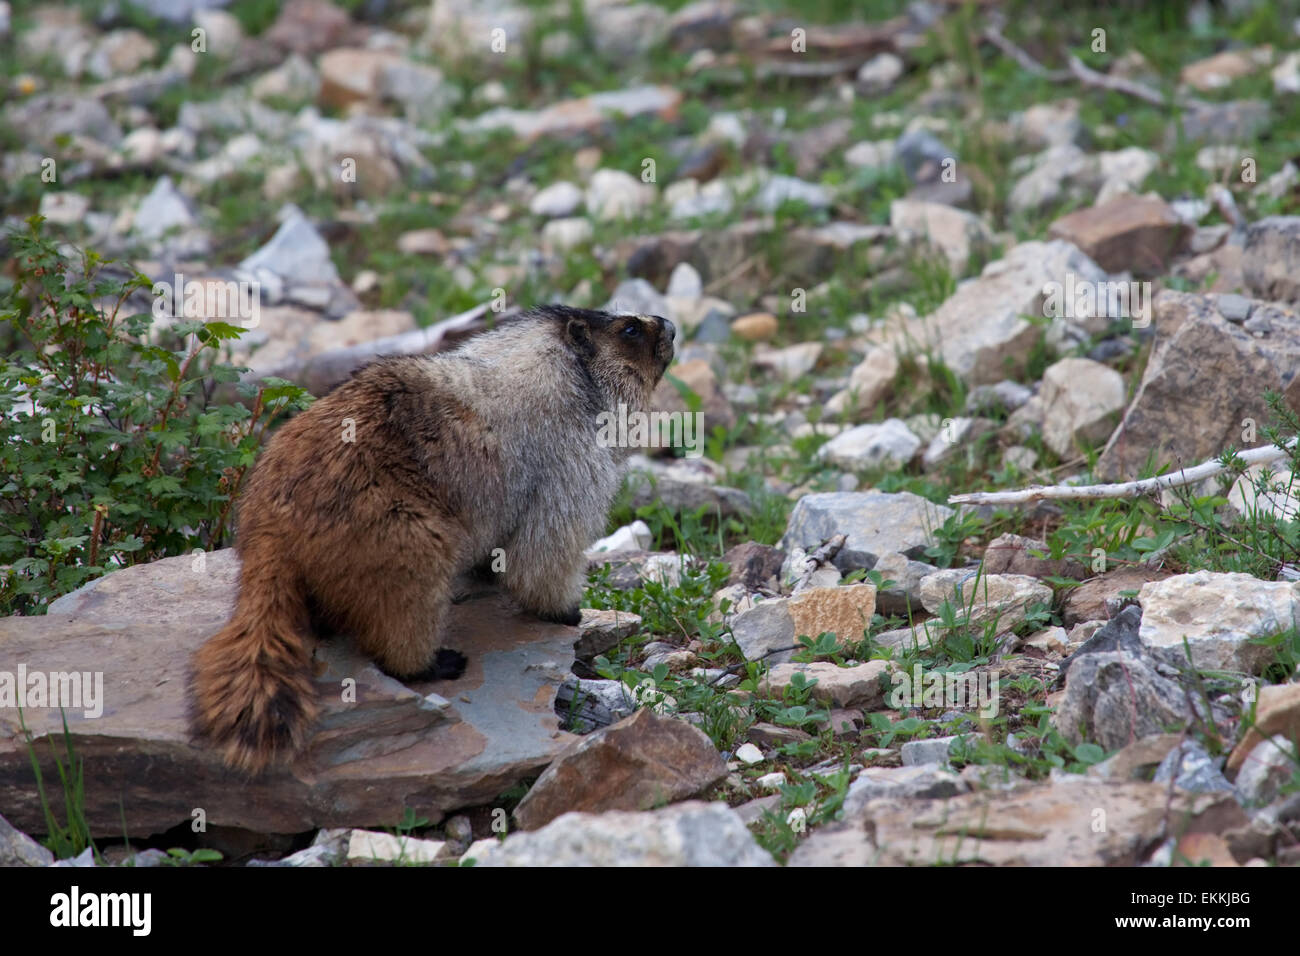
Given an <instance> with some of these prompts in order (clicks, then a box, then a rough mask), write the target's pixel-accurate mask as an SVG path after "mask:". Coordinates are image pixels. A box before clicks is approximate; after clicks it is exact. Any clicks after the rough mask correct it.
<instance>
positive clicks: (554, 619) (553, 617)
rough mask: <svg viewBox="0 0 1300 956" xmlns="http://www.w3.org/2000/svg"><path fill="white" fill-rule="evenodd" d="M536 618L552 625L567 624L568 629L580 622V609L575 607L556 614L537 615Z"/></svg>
mask: <svg viewBox="0 0 1300 956" xmlns="http://www.w3.org/2000/svg"><path fill="white" fill-rule="evenodd" d="M537 616H538V617H539V618H541V619H542V620H543V621H550V622H551V623H552V624H567V625H568V626H569V627H577V626H578V624H579V623H580V622H581V621H582V609H581V608H576V607H575V608H570V609H569V610H567V611H560V612H558V613H556V614H539V615H537Z"/></svg>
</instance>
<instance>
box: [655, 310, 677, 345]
mask: <svg viewBox="0 0 1300 956" xmlns="http://www.w3.org/2000/svg"><path fill="white" fill-rule="evenodd" d="M655 318H656V319H658V320H659V330H660V331H661V332H662V333H663V334H664V335H665V336H666V337H668V338H669V339H673V338H676V336H677V326H675V325H673V324H672V322H670V321H669V320H668V319H665V318H664V317H663V316H662V315H656V316H655Z"/></svg>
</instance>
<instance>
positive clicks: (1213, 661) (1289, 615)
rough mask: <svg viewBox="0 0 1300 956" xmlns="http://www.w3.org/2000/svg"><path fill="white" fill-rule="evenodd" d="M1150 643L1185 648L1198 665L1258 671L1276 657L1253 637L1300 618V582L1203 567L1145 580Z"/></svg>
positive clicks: (1144, 631)
mask: <svg viewBox="0 0 1300 956" xmlns="http://www.w3.org/2000/svg"><path fill="white" fill-rule="evenodd" d="M1138 602H1139V603H1140V604H1141V605H1142V625H1141V629H1140V630H1139V632H1138V634H1139V637H1140V638H1141V640H1142V643H1143V644H1144V645H1147V646H1149V647H1159V648H1163V649H1166V650H1167V651H1172V652H1174V653H1176V654H1182V652H1183V642H1184V641H1186V642H1187V645H1188V646H1189V647H1190V650H1191V655H1192V662H1193V664H1194V665H1195V666H1197V667H1200V668H1205V669H1213V670H1238V671H1245V672H1246V673H1248V674H1258V673H1259V672H1260V670H1261V669H1262V668H1264V667H1265V666H1267V665H1268V664H1269V663H1270V662H1271V661H1272V660H1273V657H1274V652H1273V650H1272V649H1271V648H1269V647H1265V646H1262V645H1260V644H1257V643H1253V639H1255V638H1261V637H1271V636H1273V635H1276V634H1279V633H1282V632H1283V631H1287V630H1289V629H1290V628H1293V627H1295V626H1296V624H1297V622H1300V582H1289V581H1261V580H1260V579H1259V578H1256V577H1252V576H1251V575H1249V574H1221V573H1216V572H1214V571H1197V572H1196V573H1195V574H1177V575H1174V576H1173V577H1170V578H1165V579H1164V580H1162V581H1152V582H1150V583H1148V584H1144V585H1142V590H1141V591H1139V592H1138Z"/></svg>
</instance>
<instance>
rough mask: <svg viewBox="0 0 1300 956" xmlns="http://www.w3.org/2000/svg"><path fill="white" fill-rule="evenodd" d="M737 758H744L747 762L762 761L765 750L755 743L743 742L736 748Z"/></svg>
mask: <svg viewBox="0 0 1300 956" xmlns="http://www.w3.org/2000/svg"><path fill="white" fill-rule="evenodd" d="M736 759H737V760H743V761H744V762H745V763H747V764H756V763H762V762H763V751H761V750H759V749H758V748H757V747H755V746H754V745H753V744H741V745H740V746H739V747H737V748H736Z"/></svg>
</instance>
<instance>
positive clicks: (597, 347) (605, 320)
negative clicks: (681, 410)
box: [539, 306, 677, 409]
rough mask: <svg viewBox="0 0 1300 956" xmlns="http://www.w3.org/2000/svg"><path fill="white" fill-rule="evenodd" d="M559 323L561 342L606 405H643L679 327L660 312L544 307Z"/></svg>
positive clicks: (668, 359)
mask: <svg viewBox="0 0 1300 956" xmlns="http://www.w3.org/2000/svg"><path fill="white" fill-rule="evenodd" d="M539 311H543V312H545V313H546V314H547V315H549V316H550V317H551V318H553V319H555V320H557V321H558V322H560V323H562V334H563V336H564V341H565V343H566V344H567V345H568V346H569V348H570V350H572V351H573V353H574V354H575V355H576V356H577V357H578V358H579V360H580V361H581V363H582V365H583V366H584V367H585V368H586V370H587V371H588V372H589V373H590V375H591V378H592V379H593V381H594V382H595V383H596V385H597V387H598V388H599V389H600V390H601V392H602V393H603V394H604V396H605V397H606V398H607V399H609V400H610V402H609V404H610V405H616V404H618V403H619V402H623V403H625V404H626V405H628V406H629V407H630V408H638V409H639V408H644V407H645V406H647V405H648V404H649V403H650V395H651V393H652V392H654V389H655V386H656V385H658V384H659V380H660V379H661V378H663V374H664V370H665V369H667V368H668V364H669V363H670V362H671V361H672V360H673V336H674V335H676V333H677V330H676V328H674V326H673V324H672V323H671V322H669V321H668V320H667V319H665V318H663V317H661V316H658V315H615V314H613V313H610V312H599V311H596V310H594V309H571V308H569V307H567V306H545V307H543V309H541V310H539Z"/></svg>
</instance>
